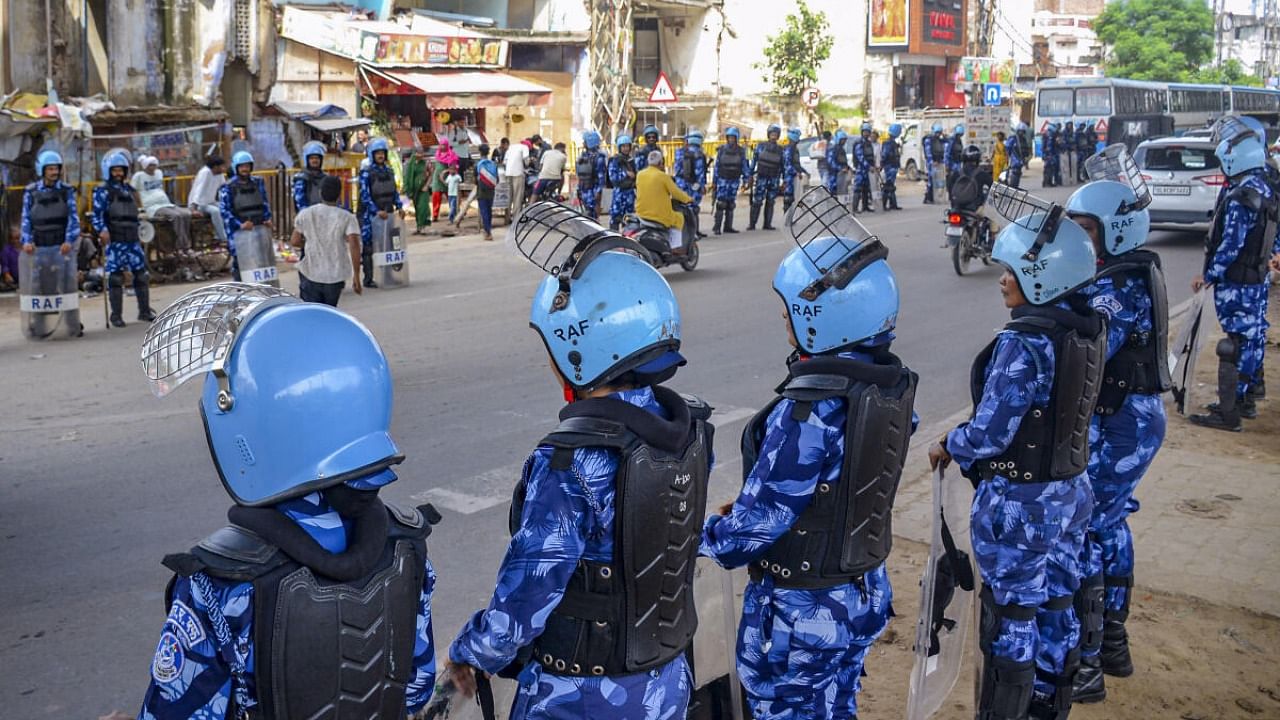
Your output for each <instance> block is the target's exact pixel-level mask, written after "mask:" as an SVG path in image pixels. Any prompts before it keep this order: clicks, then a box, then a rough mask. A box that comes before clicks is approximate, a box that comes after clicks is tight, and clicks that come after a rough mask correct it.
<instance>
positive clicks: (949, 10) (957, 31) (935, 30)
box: [911, 0, 968, 57]
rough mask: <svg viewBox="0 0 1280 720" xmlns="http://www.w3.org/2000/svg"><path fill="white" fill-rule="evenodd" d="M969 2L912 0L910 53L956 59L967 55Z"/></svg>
mask: <svg viewBox="0 0 1280 720" xmlns="http://www.w3.org/2000/svg"><path fill="white" fill-rule="evenodd" d="M967 6H968V0H913V1H912V10H911V17H912V20H913V21H914V22H915V24H916V30H915V31H914V32H913V33H912V34H911V52H912V53H916V54H920V55H934V56H938V55H943V56H946V57H955V56H959V55H963V54H964V48H965V18H966V17H967V15H966V13H967V12H968V7H967Z"/></svg>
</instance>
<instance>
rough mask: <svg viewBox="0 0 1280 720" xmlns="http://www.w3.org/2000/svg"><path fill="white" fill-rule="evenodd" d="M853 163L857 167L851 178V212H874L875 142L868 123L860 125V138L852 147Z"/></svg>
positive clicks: (873, 132) (872, 131)
mask: <svg viewBox="0 0 1280 720" xmlns="http://www.w3.org/2000/svg"><path fill="white" fill-rule="evenodd" d="M853 161H854V164H855V165H856V166H857V170H856V172H855V173H854V176H853V210H854V212H857V211H858V210H859V208H861V210H862V211H863V212H875V209H874V208H872V207H871V173H873V172H875V171H876V141H875V131H874V129H873V128H872V127H871V123H869V122H864V123H862V136H861V137H860V138H859V139H858V142H857V143H855V144H854V146H853Z"/></svg>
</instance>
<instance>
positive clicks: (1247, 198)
mask: <svg viewBox="0 0 1280 720" xmlns="http://www.w3.org/2000/svg"><path fill="white" fill-rule="evenodd" d="M1264 182H1265V179H1264ZM1232 200H1234V201H1236V202H1238V203H1240V204H1241V205H1244V206H1245V207H1248V208H1250V209H1251V210H1253V211H1255V212H1256V213H1257V214H1258V221H1257V222H1255V223H1254V224H1253V229H1252V230H1250V231H1249V235H1248V236H1247V237H1245V239H1244V247H1243V248H1241V249H1240V254H1239V255H1237V256H1236V259H1235V262H1233V263H1231V264H1230V265H1228V266H1227V272H1226V280H1227V282H1232V283H1237V284H1239V285H1257V284H1258V283H1261V282H1263V281H1264V280H1265V279H1266V277H1267V260H1268V258H1270V253H1271V243H1272V242H1273V241H1274V239H1275V235H1276V230H1277V228H1280V197H1277V196H1276V195H1274V194H1273V195H1272V196H1271V197H1270V198H1264V197H1262V194H1261V193H1259V192H1258V191H1257V190H1255V189H1253V188H1251V187H1249V186H1247V185H1241V186H1239V187H1236V188H1233V189H1232V190H1230V191H1229V192H1228V193H1227V196H1226V198H1224V199H1223V202H1222V203H1220V204H1219V205H1218V208H1217V212H1215V213H1214V217H1213V228H1212V230H1211V231H1210V232H1209V235H1208V236H1207V237H1206V238H1205V253H1204V255H1205V258H1204V269H1205V270H1206V271H1208V269H1209V265H1210V264H1211V263H1212V262H1213V255H1214V253H1216V252H1217V251H1218V246H1219V245H1221V244H1222V235H1223V230H1224V229H1225V222H1226V216H1227V206H1228V205H1229V204H1230V202H1231V201H1232Z"/></svg>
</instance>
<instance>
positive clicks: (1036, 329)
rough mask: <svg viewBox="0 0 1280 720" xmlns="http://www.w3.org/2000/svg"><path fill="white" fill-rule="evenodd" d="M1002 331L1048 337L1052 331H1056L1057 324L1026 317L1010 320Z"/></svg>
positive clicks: (1043, 318) (1033, 316)
mask: <svg viewBox="0 0 1280 720" xmlns="http://www.w3.org/2000/svg"><path fill="white" fill-rule="evenodd" d="M1004 329H1005V330H1013V331H1014V332H1024V333H1031V334H1033V335H1050V334H1052V333H1053V331H1054V330H1057V329H1058V324H1057V323H1055V322H1054V321H1052V320H1050V319H1049V318H1046V317H1038V316H1036V315H1028V316H1025V317H1020V318H1018V319H1017V320H1011V321H1010V322H1009V323H1008V324H1007V325H1005V326H1004Z"/></svg>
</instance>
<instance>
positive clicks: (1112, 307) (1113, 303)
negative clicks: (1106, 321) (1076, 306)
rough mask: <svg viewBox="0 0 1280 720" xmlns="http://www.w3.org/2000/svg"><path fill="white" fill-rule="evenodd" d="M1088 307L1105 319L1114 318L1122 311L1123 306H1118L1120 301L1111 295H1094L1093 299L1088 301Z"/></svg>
mask: <svg viewBox="0 0 1280 720" xmlns="http://www.w3.org/2000/svg"><path fill="white" fill-rule="evenodd" d="M1089 307H1092V308H1093V309H1094V310H1097V311H1098V312H1100V313H1102V314H1103V315H1106V316H1107V317H1115V315H1116V314H1117V313H1119V312H1120V311H1121V310H1123V309H1124V306H1123V305H1121V304H1120V301H1119V300H1117V299H1115V298H1114V297H1113V296H1111V295H1094V296H1093V298H1092V299H1090V300H1089Z"/></svg>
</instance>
